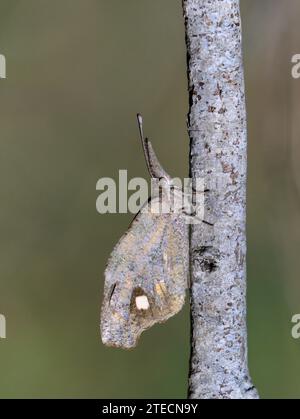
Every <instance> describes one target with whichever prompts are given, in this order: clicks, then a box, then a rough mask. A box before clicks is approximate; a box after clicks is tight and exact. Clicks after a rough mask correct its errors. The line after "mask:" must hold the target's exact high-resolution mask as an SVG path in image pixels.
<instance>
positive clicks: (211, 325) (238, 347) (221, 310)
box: [183, 0, 258, 399]
mask: <svg viewBox="0 0 300 419" xmlns="http://www.w3.org/2000/svg"><path fill="white" fill-rule="evenodd" d="M183 10H184V17H185V25H186V42H187V52H188V80H189V92H190V111H189V116H188V123H189V135H190V141H191V154H190V167H191V176H192V177H193V178H202V179H204V182H205V188H206V189H208V190H209V192H208V193H207V194H206V199H205V212H204V213H205V220H206V221H208V222H209V223H211V224H213V226H211V225H209V224H204V223H203V224H202V225H194V226H192V234H191V317H192V336H191V344H192V354H191V366H190V381H189V397H190V398H202V399H206V398H211V399H220V398H221V399H222V398H224V399H228V398H230V399H255V398H258V394H257V392H256V389H255V388H254V387H253V384H252V382H251V379H250V377H249V372H248V362H247V326H246V231H245V226H246V170H247V135H246V134H247V133H246V109H245V97H244V78H243V64H242V48H241V22H240V11H239V1H238V0H183Z"/></svg>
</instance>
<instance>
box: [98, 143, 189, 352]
mask: <svg viewBox="0 0 300 419" xmlns="http://www.w3.org/2000/svg"><path fill="white" fill-rule="evenodd" d="M142 138H143V137H142ZM150 152H151V153H154V152H153V150H152V148H151V151H150ZM145 154H146V159H147V151H145ZM154 160H155V159H154ZM152 163H153V159H151V158H150V161H149V162H148V167H150V169H149V170H150V173H151V167H152V168H154V170H155V171H156V170H157V168H158V167H159V166H158V165H159V163H158V160H157V159H156V160H155V164H152ZM160 173H163V176H164V180H165V183H163V185H165V186H163V188H162V190H161V191H160V193H157V194H156V195H154V196H152V197H151V199H150V200H149V201H148V202H147V204H145V206H144V207H143V208H142V209H141V211H140V212H139V214H138V215H137V216H136V217H135V219H134V220H133V222H132V224H131V226H130V227H129V229H128V231H127V232H126V233H125V234H124V236H123V237H122V238H121V239H120V241H119V243H118V244H117V245H116V247H115V248H114V250H113V252H112V254H111V257H110V259H109V261H108V265H107V268H106V271H105V285H104V301H103V306H102V316H101V336H102V341H103V343H104V344H106V345H108V346H115V347H121V348H126V349H129V348H132V347H134V346H136V344H137V341H138V339H139V337H140V335H141V333H142V332H143V331H144V330H146V329H148V328H150V327H151V326H153V325H154V324H155V323H162V322H164V321H166V320H167V319H169V318H170V317H172V316H174V315H175V314H176V313H178V312H179V311H180V310H181V308H182V306H183V304H184V301H185V293H186V288H187V279H188V273H189V224H188V223H187V222H186V218H185V216H184V215H183V213H180V212H177V211H176V212H173V211H172V205H171V204H170V200H171V196H173V203H174V196H175V201H176V200H178V199H180V198H181V192H180V191H178V190H177V191H176V193H175V194H173V195H172V194H171V195H170V194H169V190H168V188H167V186H168V185H169V182H170V178H169V176H168V175H167V174H166V173H165V172H164V171H163V172H162V171H160ZM151 175H152V177H155V175H156V173H151ZM157 177H158V176H157ZM159 208H160V211H159V210H158V209H159ZM164 208H165V209H169V210H168V211H164ZM170 208H171V210H170Z"/></svg>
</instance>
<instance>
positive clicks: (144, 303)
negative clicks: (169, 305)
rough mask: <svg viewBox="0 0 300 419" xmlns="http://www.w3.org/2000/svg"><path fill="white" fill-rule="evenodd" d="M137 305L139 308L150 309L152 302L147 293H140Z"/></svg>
mask: <svg viewBox="0 0 300 419" xmlns="http://www.w3.org/2000/svg"><path fill="white" fill-rule="evenodd" d="M135 305H136V308H137V309H138V310H148V309H149V307H150V304H149V301H148V298H147V297H146V295H140V296H139V297H136V299H135Z"/></svg>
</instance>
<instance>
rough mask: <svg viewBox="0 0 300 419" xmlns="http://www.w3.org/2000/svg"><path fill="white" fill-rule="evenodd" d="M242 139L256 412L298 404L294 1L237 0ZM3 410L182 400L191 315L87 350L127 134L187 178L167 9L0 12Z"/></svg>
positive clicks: (170, 6)
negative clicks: (108, 183) (1, 70)
mask: <svg viewBox="0 0 300 419" xmlns="http://www.w3.org/2000/svg"><path fill="white" fill-rule="evenodd" d="M241 7H242V18H243V42H244V57H245V72H246V87H247V105H248V124H249V186H248V323H249V358H250V369H251V374H252V377H253V380H254V382H255V384H256V385H257V387H258V389H259V392H260V394H261V396H262V397H265V398H299V397H300V340H298V341H297V340H293V339H292V337H291V327H292V324H291V318H292V315H293V314H296V313H300V298H299V297H300V282H299V246H300V165H299V159H300V142H299V133H300V121H299V117H298V114H299V100H300V79H299V80H294V79H292V77H291V57H292V55H293V54H296V53H300V38H299V22H298V16H299V14H300V3H299V1H297V0H287V1H286V2H283V1H282V0H264V1H261V0H242V1H241ZM0 53H2V54H4V55H5V56H6V60H7V79H6V80H0V91H1V94H0V193H1V207H0V232H1V233H0V246H1V250H0V255H1V259H0V260H1V262H0V313H3V314H5V316H6V319H7V339H6V340H1V341H0V397H10V398H13V397H25V398H27V397H84V398H91V397H93V398H172V397H176V398H185V397H186V392H187V373H188V359H189V310H188V307H186V308H185V310H184V311H183V312H182V313H180V314H179V315H177V316H176V317H175V318H173V319H171V320H169V321H168V322H167V323H166V324H164V325H158V326H155V327H154V328H152V329H151V330H149V331H148V332H147V333H145V334H144V335H143V336H142V338H141V340H140V344H139V346H138V348H137V349H135V350H134V351H130V352H124V351H121V350H116V349H106V348H105V347H104V346H103V345H102V343H101V340H100V336H99V326H98V325H99V311H100V304H101V299H102V289H103V270H104V267H105V263H106V260H107V258H108V256H109V254H110V251H111V250H112V248H113V246H114V244H115V243H116V241H117V240H118V239H119V237H120V236H121V234H122V233H123V232H124V231H125V229H126V228H127V226H128V224H129V222H130V221H131V218H132V216H131V215H99V214H98V213H97V212H96V208H95V202H96V198H97V196H98V192H97V191H96V188H95V185H96V182H97V180H98V179H99V178H100V177H113V178H115V179H117V178H118V171H119V170H120V169H128V174H129V178H131V177H134V176H147V173H146V168H145V163H144V159H143V155H142V152H141V149H140V144H139V140H138V133H137V127H136V121H135V114H136V112H137V111H139V112H142V113H143V114H144V117H145V124H146V127H145V129H146V131H147V134H149V136H150V137H151V138H152V140H153V143H154V145H155V148H156V149H157V152H158V155H159V156H160V159H161V161H162V162H163V163H164V165H165V166H166V167H167V168H168V171H169V172H170V173H172V174H174V175H178V176H181V177H184V176H185V175H186V174H187V173H188V138H187V133H186V113H187V109H188V96H187V80H186V57H185V44H184V27H183V19H182V15H181V1H180V0H151V1H150V0H126V1H123V0H110V1H107V0H51V1H50V0H26V1H25V0H0Z"/></svg>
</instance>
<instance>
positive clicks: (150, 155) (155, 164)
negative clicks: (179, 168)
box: [137, 114, 171, 181]
mask: <svg viewBox="0 0 300 419" xmlns="http://www.w3.org/2000/svg"><path fill="white" fill-rule="evenodd" d="M137 120H138V126H139V132H140V137H141V141H142V145H143V149H144V154H145V158H146V163H147V167H148V170H149V173H150V176H151V177H153V178H155V179H161V178H165V179H166V180H168V181H171V176H170V175H168V173H167V172H166V171H165V170H164V168H163V167H162V165H161V164H160V162H159V160H158V158H157V156H156V154H155V152H154V150H153V147H152V144H151V142H150V141H149V140H148V138H145V137H144V130H143V118H142V115H140V114H137Z"/></svg>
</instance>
